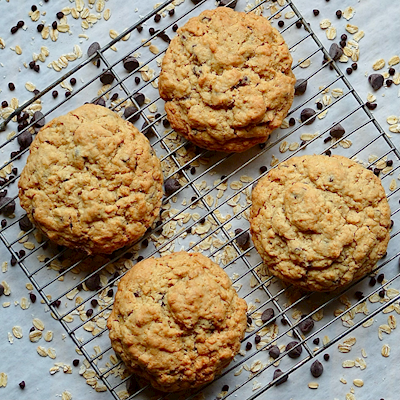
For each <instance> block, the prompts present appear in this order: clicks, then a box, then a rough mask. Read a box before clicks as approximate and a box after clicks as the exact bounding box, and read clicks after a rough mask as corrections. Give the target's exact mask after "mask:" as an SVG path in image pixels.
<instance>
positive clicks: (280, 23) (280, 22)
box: [278, 20, 285, 28]
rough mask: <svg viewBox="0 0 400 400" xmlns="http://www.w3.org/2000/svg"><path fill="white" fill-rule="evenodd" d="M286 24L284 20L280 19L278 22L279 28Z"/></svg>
mask: <svg viewBox="0 0 400 400" xmlns="http://www.w3.org/2000/svg"><path fill="white" fill-rule="evenodd" d="M284 25H285V22H284V21H282V20H280V21H279V22H278V26H279V28H283V26H284Z"/></svg>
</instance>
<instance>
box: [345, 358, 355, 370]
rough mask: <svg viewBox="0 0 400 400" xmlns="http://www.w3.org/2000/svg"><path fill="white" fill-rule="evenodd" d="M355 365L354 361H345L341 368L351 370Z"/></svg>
mask: <svg viewBox="0 0 400 400" xmlns="http://www.w3.org/2000/svg"><path fill="white" fill-rule="evenodd" d="M355 365H356V363H355V361H354V360H345V361H343V362H342V367H343V368H353V367H354V366H355Z"/></svg>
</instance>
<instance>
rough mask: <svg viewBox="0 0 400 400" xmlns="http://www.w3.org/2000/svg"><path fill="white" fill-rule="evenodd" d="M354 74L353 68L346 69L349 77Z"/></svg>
mask: <svg viewBox="0 0 400 400" xmlns="http://www.w3.org/2000/svg"><path fill="white" fill-rule="evenodd" d="M352 73H353V68H351V67H348V68H346V74H347V75H351V74H352Z"/></svg>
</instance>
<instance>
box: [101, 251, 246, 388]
mask: <svg viewBox="0 0 400 400" xmlns="http://www.w3.org/2000/svg"><path fill="white" fill-rule="evenodd" d="M246 311H247V305H246V302H245V301H244V300H243V299H241V298H239V297H238V295H237V293H236V291H235V289H234V288H233V287H232V284H231V281H230V279H229V277H228V275H227V274H226V273H225V271H224V270H223V269H222V268H220V267H219V266H218V265H217V264H215V263H214V262H212V261H211V260H210V259H209V258H207V257H205V256H203V255H201V254H199V253H186V252H183V251H182V252H178V253H172V254H170V255H167V256H164V257H161V258H157V259H156V258H149V259H146V260H144V261H141V262H139V263H138V264H136V265H135V266H134V267H133V268H132V269H131V270H130V271H128V273H127V274H126V275H125V276H124V277H123V278H122V279H121V281H120V282H119V285H118V291H117V293H116V297H115V302H114V305H113V310H112V313H111V315H110V317H109V319H108V322H107V327H108V329H109V333H110V339H111V344H112V347H113V349H114V351H115V352H116V353H117V354H119V355H120V357H121V359H122V360H123V361H124V363H125V365H126V366H127V367H128V369H129V370H131V371H132V372H133V373H135V374H137V375H139V376H141V377H143V378H145V379H147V380H148V381H150V383H151V384H152V385H153V386H154V387H155V388H156V389H158V390H162V391H166V392H173V391H179V390H184V389H189V388H194V387H197V386H201V385H204V384H205V383H207V382H211V381H212V380H213V379H214V378H215V376H216V375H218V374H220V373H221V371H222V369H223V368H225V367H226V366H227V365H228V364H229V363H230V362H231V360H232V359H233V357H234V356H235V354H236V353H237V352H238V351H239V349H240V340H241V339H242V338H243V336H244V332H245V329H246V324H247V317H246Z"/></svg>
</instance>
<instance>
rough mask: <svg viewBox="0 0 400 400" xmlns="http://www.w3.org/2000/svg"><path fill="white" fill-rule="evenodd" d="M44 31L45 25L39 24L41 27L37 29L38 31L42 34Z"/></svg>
mask: <svg viewBox="0 0 400 400" xmlns="http://www.w3.org/2000/svg"><path fill="white" fill-rule="evenodd" d="M43 29H44V25H43V24H39V25H38V26H37V27H36V30H37V31H38V32H42V30H43Z"/></svg>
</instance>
